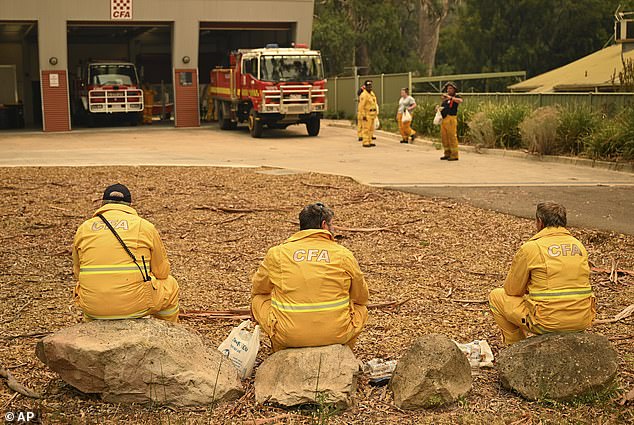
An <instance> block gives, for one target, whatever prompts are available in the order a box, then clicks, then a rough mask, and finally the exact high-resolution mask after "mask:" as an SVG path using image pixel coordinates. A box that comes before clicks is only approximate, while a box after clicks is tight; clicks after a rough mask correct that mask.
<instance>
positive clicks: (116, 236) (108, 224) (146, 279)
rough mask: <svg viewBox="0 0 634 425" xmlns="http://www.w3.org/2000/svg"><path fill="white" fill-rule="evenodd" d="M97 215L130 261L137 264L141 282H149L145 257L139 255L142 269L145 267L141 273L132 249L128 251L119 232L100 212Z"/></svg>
mask: <svg viewBox="0 0 634 425" xmlns="http://www.w3.org/2000/svg"><path fill="white" fill-rule="evenodd" d="M97 217H99V218H100V219H101V221H103V222H104V224H105V225H106V227H108V229H110V231H111V232H112V234H113V235H114V237H115V238H117V240H118V241H119V243H120V244H121V246H122V247H123V249H124V250H125V252H127V253H128V255H129V256H130V258H131V259H132V261H134V265H135V266H137V267H138V268H139V271H140V272H141V276H143V282H149V281H151V280H152V278H151V277H150V274H149V273H148V271H147V267H146V266H145V257H144V256H141V260H142V261H143V269H145V273H143V269H141V266H139V263H138V262H137V259H136V257H135V256H134V254H133V253H132V251H130V248H128V246H127V245H126V244H125V242H123V239H121V236H119V234H118V233H117V231H116V230H114V227H112V225H111V224H110V222H108V220H106V218H105V217H104V216H103V215H102V214H97Z"/></svg>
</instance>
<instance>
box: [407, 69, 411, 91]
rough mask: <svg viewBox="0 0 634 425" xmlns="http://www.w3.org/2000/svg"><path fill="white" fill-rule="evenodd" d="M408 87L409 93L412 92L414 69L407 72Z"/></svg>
mask: <svg viewBox="0 0 634 425" xmlns="http://www.w3.org/2000/svg"><path fill="white" fill-rule="evenodd" d="M407 88H409V93H410V94H412V71H410V72H408V73H407Z"/></svg>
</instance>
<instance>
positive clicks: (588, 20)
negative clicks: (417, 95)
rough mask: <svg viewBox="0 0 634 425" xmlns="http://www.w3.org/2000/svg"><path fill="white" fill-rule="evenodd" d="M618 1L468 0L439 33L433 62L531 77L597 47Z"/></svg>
mask: <svg viewBox="0 0 634 425" xmlns="http://www.w3.org/2000/svg"><path fill="white" fill-rule="evenodd" d="M619 3H620V4H623V6H624V8H625V9H627V8H628V7H630V9H631V6H632V3H634V2H632V1H629V2H624V1H622V0H559V1H556V2H553V1H550V0H531V1H507V0H468V1H464V2H462V4H461V7H460V8H459V9H458V10H457V12H456V14H455V16H453V17H452V18H451V19H450V25H447V26H445V27H444V28H443V30H442V31H441V35H440V45H439V47H438V53H437V60H436V63H437V64H438V65H439V66H443V65H445V66H448V67H449V68H450V69H453V70H454V71H455V72H458V73H463V72H493V71H516V70H526V71H527V72H528V75H529V76H533V75H536V74H539V73H542V72H545V71H547V70H550V69H553V68H557V67H559V66H562V65H564V64H567V63H569V62H571V61H573V60H576V59H579V58H581V57H583V56H585V55H587V54H589V53H592V52H594V51H596V50H599V49H601V48H602V47H603V46H604V45H605V43H606V41H608V40H609V38H610V37H611V35H612V28H613V21H614V18H613V13H614V11H615V9H616V7H617V6H618V4H619Z"/></svg>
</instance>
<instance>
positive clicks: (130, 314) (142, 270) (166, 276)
mask: <svg viewBox="0 0 634 425" xmlns="http://www.w3.org/2000/svg"><path fill="white" fill-rule="evenodd" d="M131 203H132V195H131V194H130V191H129V190H128V188H127V187H125V186H124V185H122V184H115V185H112V186H109V187H108V188H107V189H106V191H105V192H104V194H103V206H102V207H101V208H99V209H98V210H97V211H96V212H95V214H94V215H93V218H91V219H89V220H87V221H85V222H84V223H83V224H82V225H81V226H79V229H77V233H76V235H75V241H74V243H73V273H74V274H75V277H76V278H78V279H79V283H78V284H77V286H76V288H75V300H76V301H77V303H78V304H79V307H80V308H81V310H82V311H83V313H84V318H85V319H86V320H94V319H134V318H139V317H143V316H147V315H152V316H154V317H157V318H159V319H163V320H167V321H170V322H177V321H178V283H177V282H176V279H174V278H173V277H172V276H170V263H169V261H168V260H167V252H166V251H165V247H164V246H163V242H162V241H161V238H160V236H159V234H158V232H157V231H156V228H155V227H154V226H153V225H152V223H150V222H149V221H147V220H144V219H142V218H141V217H139V216H138V215H137V212H136V211H135V210H134V209H133V208H132V207H130V204H131Z"/></svg>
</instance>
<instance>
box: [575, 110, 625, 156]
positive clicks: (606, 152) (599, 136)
mask: <svg viewBox="0 0 634 425" xmlns="http://www.w3.org/2000/svg"><path fill="white" fill-rule="evenodd" d="M584 141H585V152H586V153H587V154H588V155H589V156H590V157H591V158H593V159H610V160H616V159H624V160H628V161H629V160H634V108H626V109H624V110H623V111H622V112H621V113H620V114H619V115H618V116H617V117H616V118H614V119H607V118H606V119H603V120H602V122H601V124H600V125H599V127H598V128H597V130H596V131H594V132H592V133H591V134H590V135H589V136H588V137H586V138H585V139H584Z"/></svg>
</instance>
